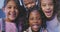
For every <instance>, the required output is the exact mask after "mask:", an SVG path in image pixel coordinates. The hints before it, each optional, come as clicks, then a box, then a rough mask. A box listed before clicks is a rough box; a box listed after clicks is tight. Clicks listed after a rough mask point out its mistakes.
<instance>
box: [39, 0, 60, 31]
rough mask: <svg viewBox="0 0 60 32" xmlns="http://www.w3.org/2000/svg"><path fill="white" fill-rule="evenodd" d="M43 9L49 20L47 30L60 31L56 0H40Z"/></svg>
mask: <svg viewBox="0 0 60 32" xmlns="http://www.w3.org/2000/svg"><path fill="white" fill-rule="evenodd" d="M40 4H41V10H42V11H43V13H44V14H45V16H46V18H47V21H46V25H47V28H46V29H47V32H60V31H59V29H60V24H59V21H58V19H57V11H56V9H57V6H56V1H55V0H40Z"/></svg>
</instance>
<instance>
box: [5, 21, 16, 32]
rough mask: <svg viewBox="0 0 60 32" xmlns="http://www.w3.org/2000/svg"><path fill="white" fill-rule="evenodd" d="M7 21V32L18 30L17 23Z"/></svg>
mask: <svg viewBox="0 0 60 32" xmlns="http://www.w3.org/2000/svg"><path fill="white" fill-rule="evenodd" d="M5 23H6V29H5V30H6V32H17V28H16V25H15V23H12V22H5Z"/></svg>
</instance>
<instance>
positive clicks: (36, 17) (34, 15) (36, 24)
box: [29, 10, 42, 32]
mask: <svg viewBox="0 0 60 32" xmlns="http://www.w3.org/2000/svg"><path fill="white" fill-rule="evenodd" d="M29 24H30V27H31V29H32V31H33V32H38V31H39V29H40V27H41V24H42V20H41V15H40V13H39V12H38V11H37V10H34V11H32V12H31V13H30V16H29Z"/></svg>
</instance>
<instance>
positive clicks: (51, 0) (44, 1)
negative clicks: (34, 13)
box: [41, 0, 53, 3]
mask: <svg viewBox="0 0 60 32" xmlns="http://www.w3.org/2000/svg"><path fill="white" fill-rule="evenodd" d="M41 2H42V3H53V0H41Z"/></svg>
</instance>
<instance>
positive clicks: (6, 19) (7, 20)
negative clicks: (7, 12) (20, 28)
mask: <svg viewBox="0 0 60 32" xmlns="http://www.w3.org/2000/svg"><path fill="white" fill-rule="evenodd" d="M5 21H6V22H13V21H12V20H10V19H8V18H5Z"/></svg>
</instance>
